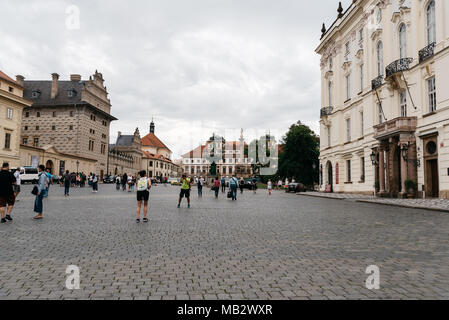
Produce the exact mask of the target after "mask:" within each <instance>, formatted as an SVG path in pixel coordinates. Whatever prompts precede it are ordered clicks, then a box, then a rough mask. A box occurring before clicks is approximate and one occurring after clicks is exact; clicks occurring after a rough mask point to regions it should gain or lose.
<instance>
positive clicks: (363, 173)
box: [360, 157, 365, 182]
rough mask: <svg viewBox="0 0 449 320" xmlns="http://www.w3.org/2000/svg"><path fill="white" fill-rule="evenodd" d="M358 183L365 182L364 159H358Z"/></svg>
mask: <svg viewBox="0 0 449 320" xmlns="http://www.w3.org/2000/svg"><path fill="white" fill-rule="evenodd" d="M360 182H365V157H361V158H360Z"/></svg>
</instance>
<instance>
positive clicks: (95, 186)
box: [92, 173, 98, 193]
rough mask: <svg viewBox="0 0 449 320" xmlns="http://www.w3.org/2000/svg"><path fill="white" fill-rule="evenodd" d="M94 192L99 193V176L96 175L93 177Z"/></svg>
mask: <svg viewBox="0 0 449 320" xmlns="http://www.w3.org/2000/svg"><path fill="white" fill-rule="evenodd" d="M92 192H95V193H97V192H98V176H97V175H96V174H95V173H94V174H93V175H92Z"/></svg>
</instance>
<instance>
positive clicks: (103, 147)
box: [101, 143, 106, 154]
mask: <svg viewBox="0 0 449 320" xmlns="http://www.w3.org/2000/svg"><path fill="white" fill-rule="evenodd" d="M105 153H106V145H105V144H104V143H102V144H101V154H105Z"/></svg>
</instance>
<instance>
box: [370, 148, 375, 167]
mask: <svg viewBox="0 0 449 320" xmlns="http://www.w3.org/2000/svg"><path fill="white" fill-rule="evenodd" d="M370 158H371V163H372V164H373V166H376V165H377V157H376V154H375V153H374V150H373V152H372V153H371V155H370Z"/></svg>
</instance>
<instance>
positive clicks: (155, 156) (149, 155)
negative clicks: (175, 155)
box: [143, 151, 172, 163]
mask: <svg viewBox="0 0 449 320" xmlns="http://www.w3.org/2000/svg"><path fill="white" fill-rule="evenodd" d="M143 155H144V157H146V158H148V159H153V160H161V161H165V162H170V163H171V162H172V161H171V160H170V159H169V158H166V157H164V156H163V155H161V154H154V153H149V152H148V151H144V152H143Z"/></svg>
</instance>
